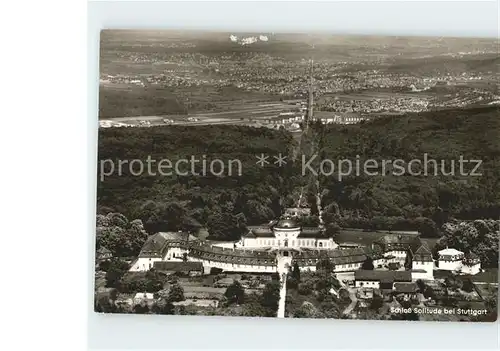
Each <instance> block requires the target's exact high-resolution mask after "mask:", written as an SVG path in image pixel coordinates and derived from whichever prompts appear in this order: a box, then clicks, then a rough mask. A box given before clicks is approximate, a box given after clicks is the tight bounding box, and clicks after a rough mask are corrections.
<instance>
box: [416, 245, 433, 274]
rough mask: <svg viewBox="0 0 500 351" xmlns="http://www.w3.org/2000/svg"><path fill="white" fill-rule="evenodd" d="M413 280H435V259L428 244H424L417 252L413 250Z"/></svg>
mask: <svg viewBox="0 0 500 351" xmlns="http://www.w3.org/2000/svg"><path fill="white" fill-rule="evenodd" d="M412 278H413V280H418V279H423V280H434V260H433V259H432V252H431V250H429V247H428V246H427V244H425V243H424V244H422V245H421V246H420V247H419V248H418V249H417V250H416V251H415V252H413V251H412Z"/></svg>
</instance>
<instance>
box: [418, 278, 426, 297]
mask: <svg viewBox="0 0 500 351" xmlns="http://www.w3.org/2000/svg"><path fill="white" fill-rule="evenodd" d="M416 284H417V288H418V291H420V292H421V293H422V294H423V293H424V291H425V289H426V288H427V285H426V284H425V283H424V281H423V280H422V279H417V281H416Z"/></svg>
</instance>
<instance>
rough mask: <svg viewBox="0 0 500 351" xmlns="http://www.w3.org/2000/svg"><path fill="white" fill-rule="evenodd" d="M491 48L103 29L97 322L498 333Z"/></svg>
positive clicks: (496, 96) (384, 39) (498, 212)
mask: <svg viewBox="0 0 500 351" xmlns="http://www.w3.org/2000/svg"><path fill="white" fill-rule="evenodd" d="M498 44H499V41H498V38H495V37H452V36H432V37H431V36H427V37H424V36H406V35H405V36H398V35H397V34H395V35H392V36H389V35H387V36H383V35H354V34H352V35H347V34H346V35H341V34H331V33H326V32H321V33H318V32H313V31H311V32H308V33H304V32H299V31H298V32H293V31H280V32H272V31H263V32H258V31H254V32H241V31H238V30H236V31H213V30H209V29H207V30H194V29H193V30H178V29H176V30H174V29H168V30H167V29H158V30H155V29H127V28H124V29H105V30H102V31H101V33H100V44H99V50H100V52H99V56H100V57H99V94H98V96H99V102H98V104H99V107H98V128H99V131H98V147H97V151H98V155H97V175H96V177H97V189H96V191H97V206H96V208H97V211H96V214H95V216H96V217H95V257H94V258H93V259H94V260H95V275H94V276H95V277H94V311H95V312H98V313H113V314H155V315H193V316H194V315H202V316H227V317H276V318H306V319H307V318H315V319H355V320H383V321H443V322H445V321H454V322H459V321H461V322H494V321H496V320H497V314H498V313H497V311H498V266H499V252H498V250H499V233H500V228H499V226H500V119H499V112H500V111H499V108H500V93H499V90H498V87H499V83H498V82H499V78H500V75H499V69H498V68H499V64H500V56H499V54H498ZM164 318H168V317H164ZM386 323H389V322H386Z"/></svg>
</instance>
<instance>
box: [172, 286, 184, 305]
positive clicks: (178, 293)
mask: <svg viewBox="0 0 500 351" xmlns="http://www.w3.org/2000/svg"><path fill="white" fill-rule="evenodd" d="M168 300H169V301H171V302H178V301H184V289H183V288H182V286H180V285H179V284H178V283H174V284H172V285H171V286H170V291H169V292H168Z"/></svg>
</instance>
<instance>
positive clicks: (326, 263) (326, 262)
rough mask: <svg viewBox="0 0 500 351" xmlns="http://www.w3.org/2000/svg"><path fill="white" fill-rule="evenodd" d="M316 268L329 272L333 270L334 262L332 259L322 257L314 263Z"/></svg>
mask: <svg viewBox="0 0 500 351" xmlns="http://www.w3.org/2000/svg"><path fill="white" fill-rule="evenodd" d="M316 270H317V271H321V272H324V273H327V274H329V273H332V272H333V271H334V270H335V264H334V263H333V261H332V260H330V259H328V258H324V259H321V260H319V261H318V263H316Z"/></svg>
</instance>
